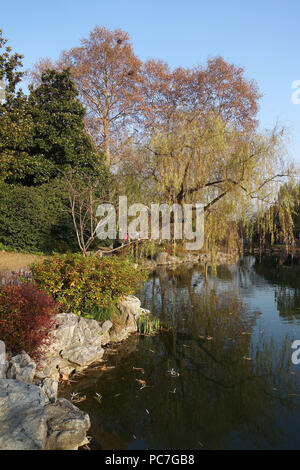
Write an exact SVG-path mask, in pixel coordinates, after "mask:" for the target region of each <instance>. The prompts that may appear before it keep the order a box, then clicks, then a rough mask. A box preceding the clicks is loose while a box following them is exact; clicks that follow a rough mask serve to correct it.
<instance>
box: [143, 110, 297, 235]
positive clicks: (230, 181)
mask: <svg viewBox="0 0 300 470" xmlns="http://www.w3.org/2000/svg"><path fill="white" fill-rule="evenodd" d="M141 158H143V160H142V164H141V163H140V164H139V166H138V168H139V170H138V171H139V175H137V177H139V178H140V180H141V183H142V184H144V188H145V193H146V192H147V191H148V197H149V198H151V199H152V200H159V201H160V202H168V203H170V204H173V203H177V204H184V203H193V202H200V203H202V204H203V205H204V211H205V214H206V229H205V231H206V234H207V235H208V234H209V235H210V239H211V240H212V239H213V238H215V239H217V238H219V239H220V237H221V236H222V234H224V233H225V231H226V230H228V226H229V224H235V225H236V224H237V223H238V221H241V220H242V221H243V222H244V223H245V224H246V222H247V220H248V219H249V217H250V215H251V214H253V212H254V211H255V210H256V211H258V212H261V213H263V211H265V210H266V209H267V208H268V207H270V206H272V205H273V204H274V201H275V199H276V194H277V192H278V185H279V184H280V182H281V181H283V180H284V179H285V178H289V177H291V176H292V173H293V168H292V167H291V166H289V165H288V164H286V163H285V151H284V142H283V133H282V132H281V131H277V130H276V129H275V130H273V131H272V132H271V133H267V132H266V133H258V132H256V133H254V132H252V133H247V132H245V131H242V130H239V129H237V128H235V127H233V126H232V125H231V126H230V125H228V123H227V122H224V121H223V120H221V119H220V117H218V116H215V115H214V114H212V113H211V114H210V115H208V116H206V117H203V116H199V117H195V115H194V114H192V115H191V114H189V113H187V114H181V116H180V118H178V117H177V118H176V119H175V120H173V122H172V126H171V128H170V129H168V130H165V131H163V130H162V129H160V130H159V132H153V134H152V136H151V138H150V140H149V142H146V143H145V144H144V145H143V147H142V148H140V149H139V152H138V154H137V160H138V161H141ZM288 209H289V208H288V206H286V207H285V210H288Z"/></svg>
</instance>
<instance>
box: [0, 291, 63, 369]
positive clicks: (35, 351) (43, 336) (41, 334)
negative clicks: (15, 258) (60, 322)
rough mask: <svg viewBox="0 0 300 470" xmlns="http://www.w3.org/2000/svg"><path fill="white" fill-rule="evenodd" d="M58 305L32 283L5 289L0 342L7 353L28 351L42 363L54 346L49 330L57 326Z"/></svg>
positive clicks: (1, 299) (0, 302) (0, 311)
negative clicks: (49, 349)
mask: <svg viewBox="0 0 300 470" xmlns="http://www.w3.org/2000/svg"><path fill="white" fill-rule="evenodd" d="M55 313H56V302H55V301H54V300H53V299H52V298H51V297H50V296H49V295H47V294H45V293H44V292H41V291H40V290H39V289H38V288H37V287H35V286H33V285H31V284H25V285H21V286H5V287H3V288H2V289H1V290H0V340H2V341H4V342H5V344H6V350H7V351H11V352H12V353H13V354H17V353H19V352H21V351H22V350H24V351H26V352H27V353H28V354H29V355H30V356H31V357H32V358H33V359H35V360H36V361H38V360H39V358H40V356H41V355H42V353H43V349H44V348H45V347H46V346H47V345H49V344H50V343H51V339H50V336H49V333H50V330H51V329H52V328H53V327H54V325H55V318H54V314H55Z"/></svg>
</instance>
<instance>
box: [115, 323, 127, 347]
mask: <svg viewBox="0 0 300 470" xmlns="http://www.w3.org/2000/svg"><path fill="white" fill-rule="evenodd" d="M128 335H129V332H128V331H127V330H126V328H125V327H124V325H117V324H115V325H114V327H113V328H112V330H111V332H110V341H111V343H119V342H120V341H124V339H126V338H128Z"/></svg>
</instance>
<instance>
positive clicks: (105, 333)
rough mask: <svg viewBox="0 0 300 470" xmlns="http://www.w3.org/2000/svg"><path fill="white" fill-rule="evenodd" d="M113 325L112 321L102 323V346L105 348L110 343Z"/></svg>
mask: <svg viewBox="0 0 300 470" xmlns="http://www.w3.org/2000/svg"><path fill="white" fill-rule="evenodd" d="M112 326H113V324H112V322H111V321H110V320H106V321H105V322H103V323H102V325H101V328H102V335H101V346H105V345H106V344H108V343H109V342H110V335H109V332H110V330H111V328H112Z"/></svg>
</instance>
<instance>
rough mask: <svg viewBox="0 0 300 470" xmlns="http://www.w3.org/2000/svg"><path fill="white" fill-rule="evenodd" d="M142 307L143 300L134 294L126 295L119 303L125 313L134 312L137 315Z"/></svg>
mask: <svg viewBox="0 0 300 470" xmlns="http://www.w3.org/2000/svg"><path fill="white" fill-rule="evenodd" d="M140 307H141V301H140V299H138V298H137V297H135V296H134V295H126V296H125V297H123V299H122V300H120V302H119V304H118V309H119V310H120V312H121V313H122V314H124V315H128V314H132V315H133V316H136V315H138V313H139V310H140Z"/></svg>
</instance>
